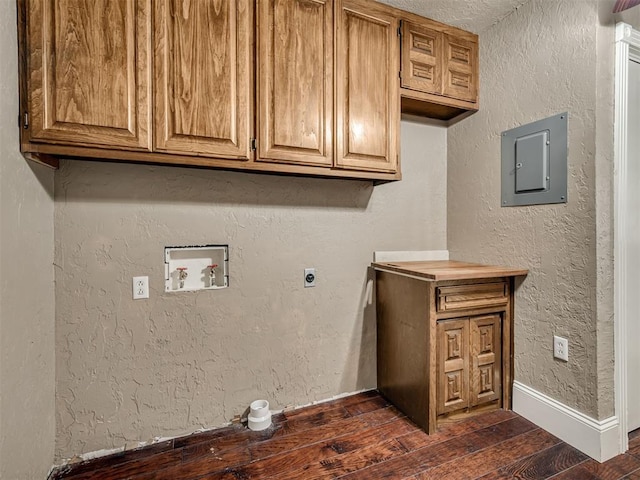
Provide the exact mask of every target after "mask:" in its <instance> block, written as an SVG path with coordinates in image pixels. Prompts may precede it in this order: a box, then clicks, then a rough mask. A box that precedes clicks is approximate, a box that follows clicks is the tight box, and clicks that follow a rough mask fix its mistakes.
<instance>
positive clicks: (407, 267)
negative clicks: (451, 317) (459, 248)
mask: <svg viewBox="0 0 640 480" xmlns="http://www.w3.org/2000/svg"><path fill="white" fill-rule="evenodd" d="M372 265H373V268H375V269H376V270H386V271H388V272H396V273H399V274H403V275H411V276H413V277H420V278H424V279H425V280H432V281H436V282H437V281H445V280H465V279H473V278H496V277H514V276H518V275H527V273H529V270H527V269H524V268H510V267H498V266H495V265H482V264H480V263H466V262H457V261H455V260H436V261H427V262H374V263H373V264H372Z"/></svg>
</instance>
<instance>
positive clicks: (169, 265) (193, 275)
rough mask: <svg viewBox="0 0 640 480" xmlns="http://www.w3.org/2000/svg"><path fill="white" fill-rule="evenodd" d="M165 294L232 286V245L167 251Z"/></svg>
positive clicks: (165, 255) (169, 249)
mask: <svg viewBox="0 0 640 480" xmlns="http://www.w3.org/2000/svg"><path fill="white" fill-rule="evenodd" d="M164 280H165V288H164V289H165V292H189V291H195V290H216V289H220V288H226V287H228V286H229V245H202V246H195V247H165V248H164Z"/></svg>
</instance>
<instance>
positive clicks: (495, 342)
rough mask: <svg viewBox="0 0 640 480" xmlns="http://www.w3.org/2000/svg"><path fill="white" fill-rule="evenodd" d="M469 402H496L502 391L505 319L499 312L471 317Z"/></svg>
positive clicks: (475, 403) (473, 404)
mask: <svg viewBox="0 0 640 480" xmlns="http://www.w3.org/2000/svg"><path fill="white" fill-rule="evenodd" d="M470 328H471V331H470V335H471V388H470V396H471V398H470V402H471V406H473V407H475V406H476V405H480V404H483V403H488V402H493V401H494V400H498V399H500V397H501V392H502V375H501V371H502V355H501V352H502V347H501V342H500V339H501V338H502V335H501V333H502V319H501V316H500V315H497V314H496V315H487V316H481V317H472V318H471V323H470Z"/></svg>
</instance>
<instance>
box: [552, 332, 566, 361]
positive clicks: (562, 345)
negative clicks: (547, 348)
mask: <svg viewBox="0 0 640 480" xmlns="http://www.w3.org/2000/svg"><path fill="white" fill-rule="evenodd" d="M553 356H554V358H558V359H560V360H564V361H565V362H568V361H569V340H567V339H566V338H562V337H558V336H557V335H554V336H553Z"/></svg>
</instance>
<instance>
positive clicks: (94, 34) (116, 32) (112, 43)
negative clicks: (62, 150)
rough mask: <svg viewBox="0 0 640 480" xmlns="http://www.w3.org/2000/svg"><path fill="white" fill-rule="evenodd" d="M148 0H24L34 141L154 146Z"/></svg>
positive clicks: (28, 85)
mask: <svg viewBox="0 0 640 480" xmlns="http://www.w3.org/2000/svg"><path fill="white" fill-rule="evenodd" d="M149 8H150V7H149V0H147V1H145V0H139V1H135V0H122V1H117V2H116V1H112V0H95V1H91V2H87V1H85V0H32V1H28V2H27V23H28V31H27V35H28V42H27V52H26V53H27V56H28V62H27V63H28V79H27V89H28V92H29V93H28V107H27V108H28V113H29V117H30V118H29V124H30V125H29V129H30V132H29V139H30V141H32V142H45V143H59V144H67V145H79V146H93V147H95V146H98V147H100V146H108V147H109V148H126V149H132V148H133V149H148V148H149V125H148V123H149V117H148V114H147V112H148V102H149V101H150V100H149V99H150V95H149V91H148V89H149V70H148V68H149V65H148V63H147V62H146V56H147V55H148V53H149V52H150V44H149V42H150V38H151V36H150V31H149V27H148V22H147V16H148V15H149Z"/></svg>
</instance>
